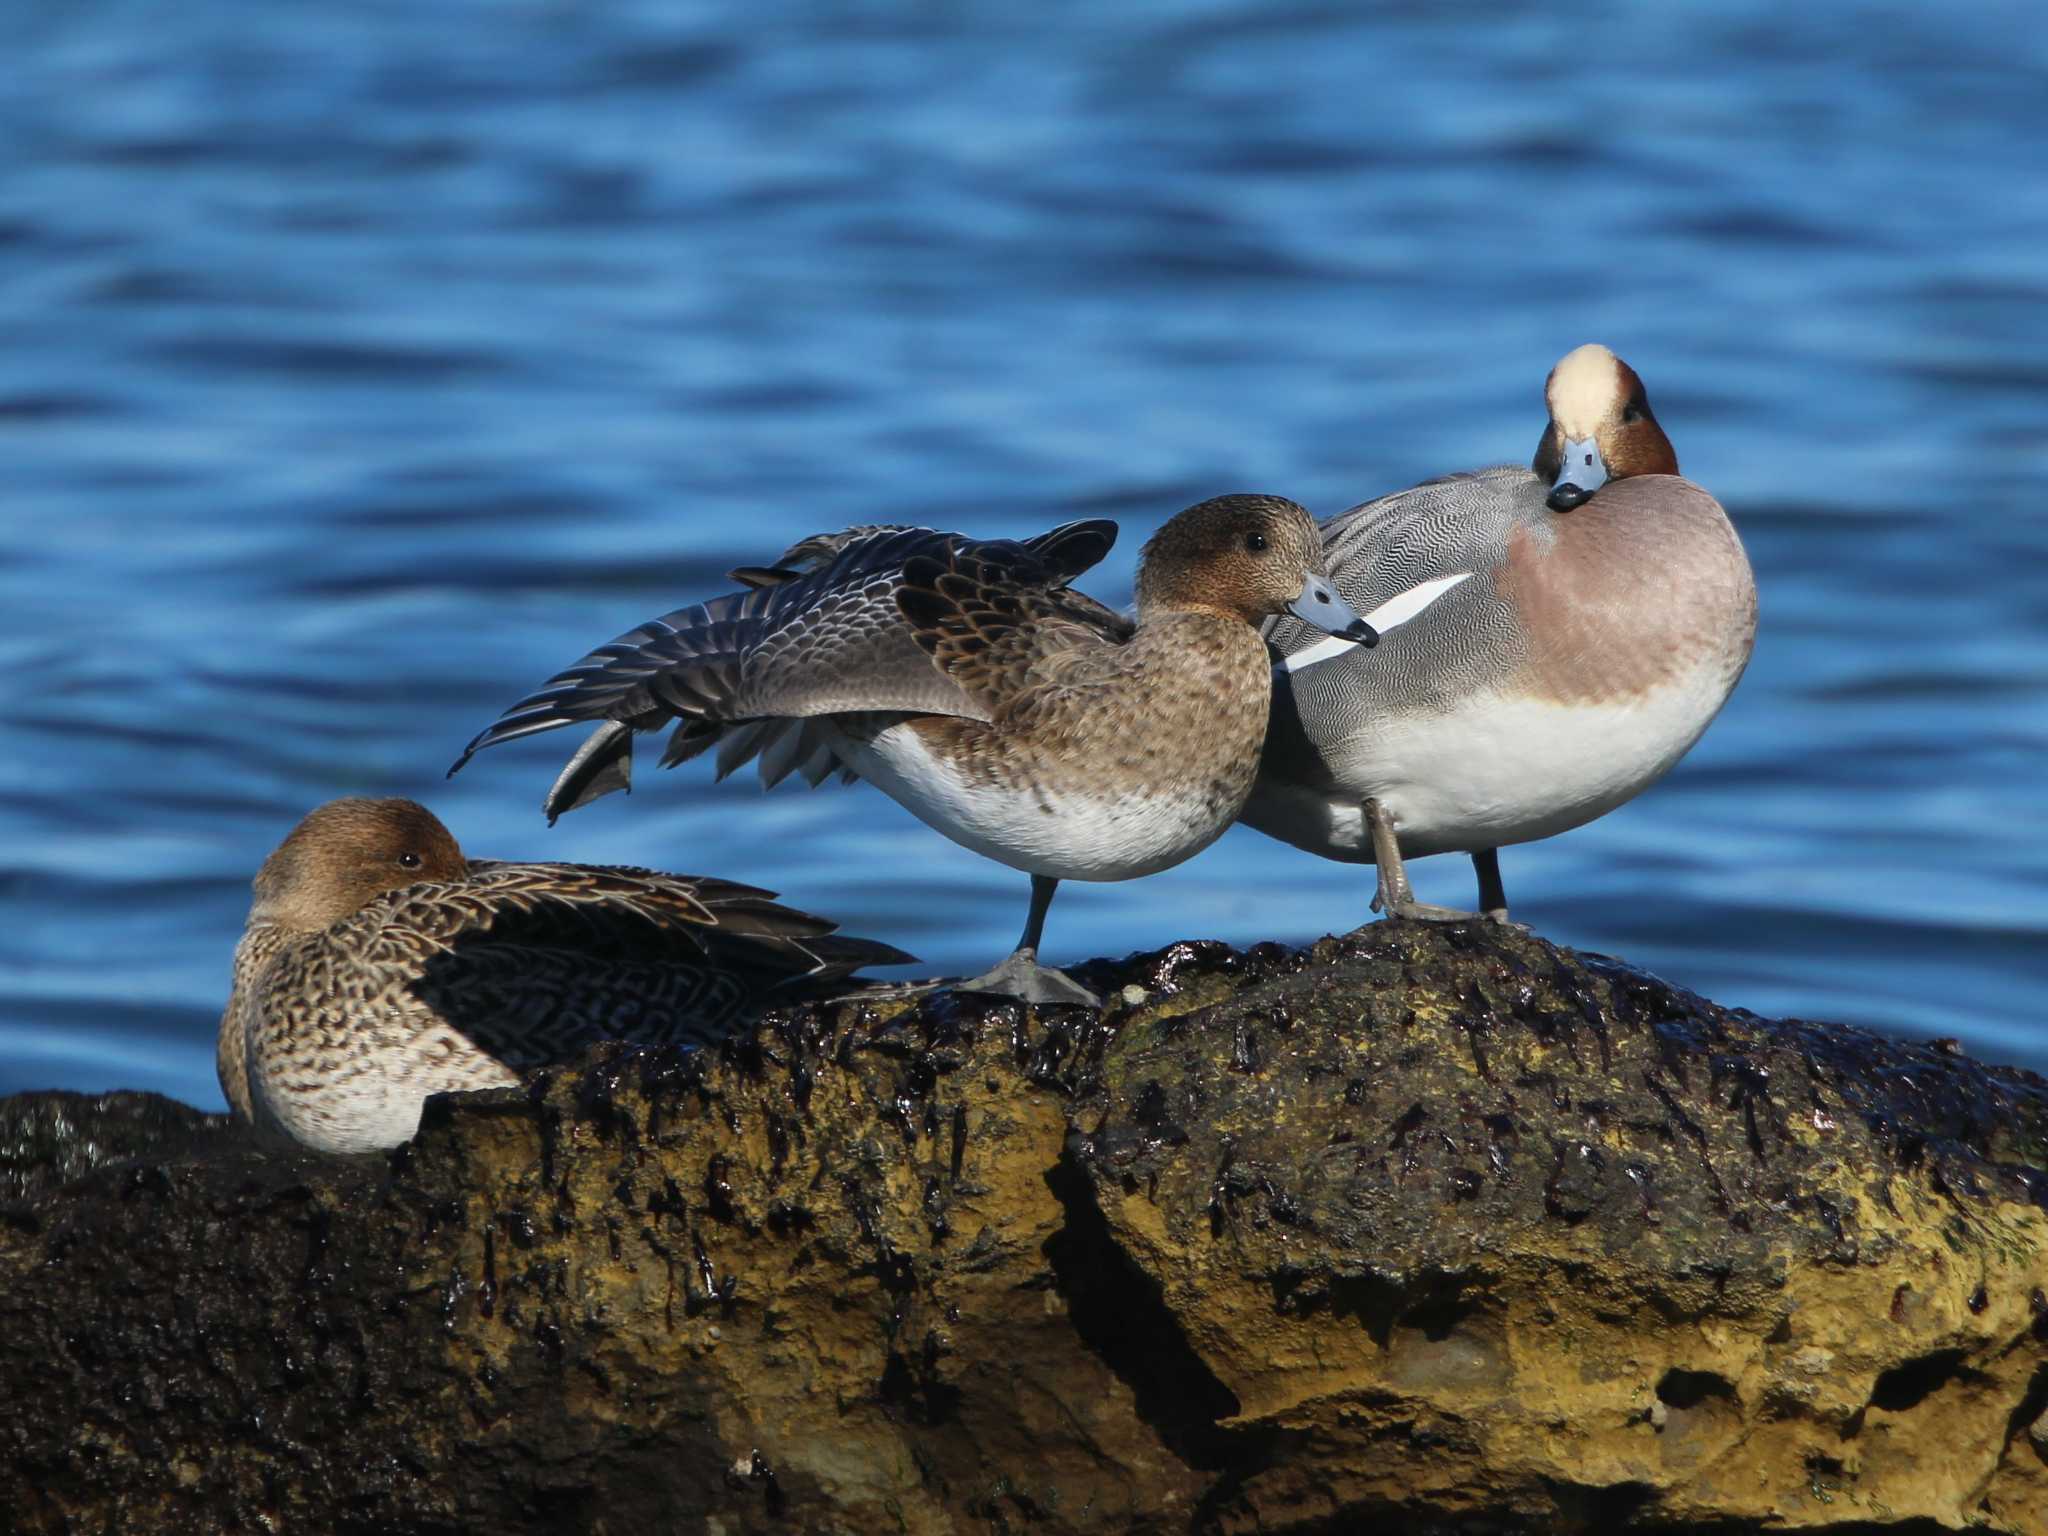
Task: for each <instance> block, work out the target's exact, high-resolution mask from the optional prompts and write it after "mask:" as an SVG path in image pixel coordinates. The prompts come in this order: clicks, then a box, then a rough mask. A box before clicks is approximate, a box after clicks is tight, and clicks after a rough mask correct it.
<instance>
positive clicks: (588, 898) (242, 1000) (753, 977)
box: [215, 800, 912, 1152]
mask: <svg viewBox="0 0 2048 1536" xmlns="http://www.w3.org/2000/svg"><path fill="white" fill-rule="evenodd" d="M255 892H256V899H255V902H254V904H253V905H252V906H251V907H250V909H249V925H248V928H247V930H246V931H245V932H244V933H243V935H242V941H241V943H240V944H239V945H238V946H237V947H236V949H235V973H234V974H235V979H234V991H233V993H232V995H231V996H230V997H229V999H228V1006H227V1011H226V1012H225V1013H224V1014H223V1015H222V1016H221V1023H220V1038H219V1042H218V1049H217V1055H216V1059H215V1065H216V1067H217V1069H218V1070H219V1073H220V1083H221V1089H222V1091H223V1092H224V1093H226V1095H227V1097H228V1102H229V1103H230V1104H232V1105H233V1106H234V1107H235V1110H236V1112H237V1113H238V1114H240V1115H241V1116H242V1117H243V1118H244V1119H246V1120H250V1121H252V1122H254V1124H255V1126H256V1128H257V1129H258V1130H259V1131H260V1132H263V1133H265V1134H266V1135H269V1136H271V1137H272V1138H274V1139H275V1138H288V1139H290V1140H292V1141H295V1142H298V1143H300V1144H302V1145H305V1146H308V1147H312V1148H315V1149H316V1150H319V1151H323V1152H367V1151H371V1150H373V1149H375V1148H378V1147H390V1146H396V1145H397V1144H398V1143H399V1142H401V1141H404V1140H405V1139H406V1138H408V1137H409V1136H411V1135H412V1134H413V1132H414V1131H415V1130H416V1129H417V1128H418V1126H419V1117H420V1105H421V1102H422V1101H423V1100H424V1099H425V1098H426V1096H427V1095H428V1094H430V1093H451V1092H461V1091H464V1090H468V1089H474V1088H501V1087H508V1086H510V1085H512V1084H515V1083H517V1082H518V1081H519V1076H518V1074H519V1072H520V1071H521V1070H524V1069H530V1068H533V1067H536V1066H541V1065H544V1064H547V1063H550V1062H557V1061H562V1060H565V1059H566V1058H568V1057H570V1056H573V1055H574V1054H576V1052H577V1051H579V1050H580V1049H581V1048H582V1047H584V1046H585V1045H588V1044H590V1043H591V1042H593V1041H597V1040H603V1039H615V1038H625V1039H632V1040H638V1041H642V1042H646V1043H649V1044H677V1043H701V1042H704V1041H708V1040H712V1039H716V1038H717V1037H718V1036H719V1035H721V1034H722V1033H724V1031H725V1029H726V1028H727V1027H728V1026H730V1025H731V1024H732V1023H734V1022H735V1021H736V1020H737V1019H739V1018H740V1017H741V1016H742V1015H744V1014H746V1013H748V1012H750V1011H752V1010H754V1009H756V1008H758V1007H760V1006H762V1005H763V1004H765V1003H766V1002H768V1001H769V1000H771V998H773V999H780V998H782V997H785V996H789V995H791V994H792V993H798V994H800V993H802V992H805V991H808V990H811V989H812V988H814V987H816V986H818V985H821V984H824V983H828V982H833V981H837V980H840V979H842V978H844V977H846V976H848V975H849V974H851V973H852V972H853V971H854V970H856V969H857V968H858V967H860V966H863V965H900V964H905V963H908V962H909V961H910V960H911V958H912V957H911V956H909V955H906V954H904V953H903V952H902V951H901V950H898V949H892V948H891V947H890V946H888V945H886V944H874V943H870V942H868V941H867V940H865V939H846V938H839V937H836V936H835V935H834V934H833V926H834V925H833V924H831V923H829V922H826V921H825V920H824V919H823V918H818V917H811V916H809V915H807V914H805V913H802V912H797V911H793V910H792V909H790V908H788V907H784V906H778V905H777V904H776V903H775V902H774V901H773V900H772V899H771V898H772V895H773V893H772V892H769V891H759V890H755V889H754V888H753V887H751V886H745V885H734V884H731V883H730V882H728V881H724V880H706V879H699V878H695V877H692V876H688V875H664V874H657V873H655V872H653V871H651V870H644V869H611V868H600V867H594V866H589V865H580V864H505V863H498V862H495V861H489V860H481V859H466V858H464V857H463V854H462V850H461V849H460V848H459V847H457V846H456V842H455V839H454V838H453V837H451V836H450V835H449V833H448V829H447V828H446V827H444V826H442V825H441V823H440V821H439V820H437V819H436V818H435V816H434V814H433V813H432V812H431V811H429V810H427V809H426V808H425V807H424V806H420V805H416V804H414V803H413V802H412V801H410V800H335V801H331V802H330V803H328V804H326V805H323V806H321V807H320V808H319V809H318V810H316V811H314V812H313V813H312V814H310V815H309V816H307V817H306V818H305V820H303V821H301V822H300V823H299V824H298V826H297V827H296V828H294V829H293V831H292V833H291V835H290V836H289V837H287V838H286V839H285V840H284V842H283V843H281V844H279V846H278V848H277V851H276V852H274V853H272V854H271V855H270V857H269V858H268V859H266V860H264V862H263V868H262V869H261V870H260V871H259V872H258V873H257V876H256V880H255Z"/></svg>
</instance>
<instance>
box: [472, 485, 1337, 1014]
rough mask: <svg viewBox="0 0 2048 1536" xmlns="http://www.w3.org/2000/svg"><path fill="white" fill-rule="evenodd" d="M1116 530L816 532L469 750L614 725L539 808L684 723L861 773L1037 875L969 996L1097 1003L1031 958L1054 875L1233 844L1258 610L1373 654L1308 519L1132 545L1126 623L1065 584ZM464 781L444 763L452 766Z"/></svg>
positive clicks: (1246, 519)
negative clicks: (1138, 555) (989, 534)
mask: <svg viewBox="0 0 2048 1536" xmlns="http://www.w3.org/2000/svg"><path fill="white" fill-rule="evenodd" d="M1115 538H1116V525H1115V524H1114V523H1110V522H1102V521H1095V522H1085V523H1071V524H1068V525H1066V526H1064V527H1061V528H1056V529H1054V530H1053V531H1051V532H1050V533H1045V534H1041V535H1039V536H1038V537H1036V538H1033V539H1027V540H1024V541H1022V542H1014V543H1013V542H1010V541H1007V540H995V541H986V540H975V539H970V538H967V537H966V536H964V535H962V534H957V533H940V532H935V531H933V530H931V529H928V528H864V529H852V530H848V531H847V532H846V533H843V534H833V535H824V536H821V537H819V538H816V539H808V540H805V541H804V542H803V543H802V544H799V545H797V546H796V547H795V548H794V549H792V550H790V551H789V552H788V553H787V554H786V555H785V556H784V557H783V561H782V563H781V564H780V565H778V566H775V567H769V568H767V569H753V570H745V571H736V572H734V576H735V578H736V579H738V580H740V581H743V582H745V583H747V584H748V585H749V587H750V588H751V590H749V591H745V592H736V593H733V594H730V595H728V596H725V597H720V598H715V599H713V600H712V601H711V602H708V603H703V604H699V605H698V606H696V607H693V608H684V609H679V610H678V611H676V612H674V613H671V614H668V615H667V616H666V617H664V618H661V619H658V620H655V621H653V622H651V623H648V624H643V625H642V626H640V627H639V628H638V629H635V630H633V631H631V632H629V633H628V634H625V635H622V636H620V637H619V638H618V639H617V640H615V641H613V642H612V643H611V644H609V645H606V646H602V647H600V648H599V649H597V650H595V651H593V652H592V653H591V654H590V655H588V656H586V657H585V658H584V659H583V660H581V661H579V662H578V663H576V665H574V666H573V667H570V668H569V669H568V670H567V671H565V672H563V673H561V674H560V675H558V676H557V677H555V678H554V679H553V680H551V681H550V682H549V683H548V685H547V686H546V687H545V688H543V689H542V690H541V691H540V692H538V693H536V694H534V695H532V696H531V697H530V698H527V699H523V700H521V701H520V702H519V703H518V704H515V705H513V706H512V708H511V709H509V710H507V711H506V713H505V714H504V716H503V717H502V718H501V719H500V720H499V721H498V722H497V723H496V724H495V725H493V726H491V727H490V728H489V729H488V730H486V731H484V732H483V733H482V734H480V735H479V736H478V737H477V738H476V739H475V740H474V741H472V742H471V743H470V744H469V747H468V749H467V750H466V751H465V752H464V753H463V755H462V758H461V760H459V761H458V762H457V763H456V765H455V767H456V768H460V767H461V766H462V763H463V762H467V761H468V759H469V757H470V755H471V754H472V753H474V752H476V751H478V750H480V749H481V748H483V747H487V746H492V745H495V744H497V743H498V742H502V741H509V740H512V739H514V738H516V737H520V736H525V735H528V734H530V733H532V732H535V731H545V730H551V729H553V728H554V727H556V726H560V725H566V724H569V723H571V722H572V721H591V720H600V721H606V722H608V723H607V724H605V725H603V726H600V728H599V729H598V731H597V732H596V733H595V734H594V735H593V736H592V738H591V739H590V740H589V741H588V742H587V743H586V744H585V746H584V748H583V749H582V750H581V751H580V752H578V753H577V755H576V757H575V758H574V759H573V760H572V761H571V763H570V765H569V767H568V768H567V769H566V770H565V771H564V773H563V774H562V776H561V778H560V779H558V780H557V781H556V784H555V788H554V790H553V791H552V792H551V793H550V795H549V797H548V802H547V809H548V812H549V814H550V815H551V816H552V815H554V814H556V813H558V812H560V811H563V810H567V809H571V808H573V807H575V806H577V805H580V804H582V803H583V802H585V801H586V800H588V799H590V798H592V797H594V796H595V795H598V794H602V793H604V792H606V791H607V790H611V789H617V788H621V787H624V786H625V784H626V781H627V776H628V773H629V771H630V762H631V758H630V754H631V740H632V735H633V733H634V732H636V731H643V730H649V729H653V728H655V727H658V726H661V725H663V724H665V723H666V722H667V721H669V720H671V719H676V720H680V722H681V723H680V725H678V727H677V728H676V731H675V734H674V735H673V736H672V737H671V738H670V740H669V744H668V750H667V753H666V754H665V757H664V762H665V763H676V762H681V761H683V760H684V759H686V758H690V757H693V756H695V755H696V754H698V753H699V752H702V751H704V750H705V749H706V748H708V747H710V746H711V745H712V744H713V743H717V744H718V745H719V753H718V767H719V771H720V773H721V774H724V773H726V772H730V771H731V770H732V769H733V768H734V767H736V766H738V765H739V764H740V763H742V762H745V761H746V760H747V759H748V758H750V757H754V756H758V757H759V758H760V763H761V775H762V778H763V780H764V781H766V782H768V783H771V784H772V783H774V782H776V781H778V780H780V779H781V778H783V777H784V776H786V775H787V774H789V773H790V772H792V771H801V772H802V774H803V776H804V777H805V778H807V779H808V780H809V781H810V782H811V783H813V784H816V783H818V782H819V781H820V780H821V779H823V778H824V777H826V776H827V775H829V774H830V773H832V772H833V771H834V770H835V769H837V770H841V771H843V772H845V773H847V774H849V775H852V776H857V777H859V778H864V779H867V780H868V781H870V782H871V783H873V784H874V785H876V786H877V787H878V788H880V789H881V790H883V791H884V792H885V793H887V794H889V795H890V796H892V797H893V798H895V799H896V800H897V801H899V802H901V803H902V804H903V805H904V806H905V807H907V808H908V809H909V810H910V811H912V812H913V813H914V814H915V815H917V816H918V817H919V818H920V819H922V820H923V821H924V822H925V823H926V824H927V825H929V826H931V827H933V828H935V829H937V830H938V831H940V832H943V833H945V834H946V835H947V836H948V837H950V838H952V839H953V840H954V841H955V842H957V843H960V844H961V845H962V846H964V847H967V848H971V849H973V850H974V851H975V852H977V853H980V854H983V855H985V856H987V857H989V858H992V859H996V860H998V861H1000V862H1001V863H1004V864H1008V865H1010V866H1011V867H1012V868H1014V869H1021V870H1024V871H1026V872H1028V873H1029V874H1030V876H1031V906H1030V912H1029V916H1028V918H1027V920H1026V922H1025V925H1024V933H1023V937H1022V938H1021V939H1020V940H1019V941H1018V945H1017V949H1016V952H1015V953H1013V954H1012V955H1011V956H1010V958H1009V959H1008V960H1006V961H1005V962H1003V964H1001V965H999V966H997V967H996V968H995V969H993V970H991V971H989V972H988V973H986V974H985V975H982V976H979V977H976V978H974V979H973V980H972V981H969V982H963V983H962V984H961V985H962V987H963V988H965V989H968V990H975V991H987V992H999V993H1003V994H1007V995H1011V996H1017V997H1021V998H1024V999H1026V1000H1028V1001H1033V1002H1040V1003H1049V1002H1066V1003H1081V1004H1090V1005H1092V1004H1093V1003H1094V1002H1095V1001H1096V1000H1095V998H1094V997H1093V995H1092V994H1090V993H1089V992H1088V991H1087V990H1086V989H1085V988H1083V987H1081V986H1080V985H1078V984H1077V983H1075V982H1074V981H1072V980H1071V979H1069V978H1068V977H1066V976H1064V975H1062V974H1061V973H1060V972H1058V971H1054V970H1050V969H1048V968H1046V967H1044V966H1041V965H1039V964H1038V961H1037V951H1038V945H1039V939H1040V936H1041V934H1042V932H1043V929H1044V924H1045V914H1046V909H1047V908H1048V907H1049V906H1050V904H1051V902H1052V897H1053V892H1054V890H1055V889H1056V888H1057V886H1058V884H1059V882H1060V881H1062V880H1130V879H1133V878H1135V877H1137V876H1140V875H1147V874H1151V873H1153V872H1154V871H1156V870H1161V869H1165V868H1167V867H1168V866H1169V865H1173V864H1178V863H1179V862H1180V861H1181V860H1183V859H1186V858H1189V857H1191V856H1193V855H1194V854H1197V853H1199V852H1201V851H1202V849H1204V848H1206V847H1208V846H1209V844H1211V843H1212V842H1214V841H1215V840H1216V839H1217V838H1218V837H1219V836H1221V835H1222V833H1223V831H1224V829H1225V828H1226V827H1228V826H1229V825H1230V823H1231V821H1232V820H1233V819H1235V817H1236V816H1237V813H1238V811H1239V809H1240V808H1241V807H1242V806H1243V804H1244V800H1245V796H1246V795H1247V794H1249V793H1250V791H1251V786H1252V778H1253V775H1254V774H1255V773H1256V772H1257V768H1258V761H1259V747H1260V743H1261V742H1262V741H1263V740H1264V738H1265V734H1266V720H1267V713H1268V707H1269V702H1270V698H1271V693H1272V662H1271V657H1270V653H1269V652H1268V650H1267V648H1266V645H1265V642H1264V641H1263V640H1261V639H1260V636H1259V629H1258V626H1259V624H1260V623H1261V622H1262V621H1263V620H1265V619H1267V618H1269V617H1271V616H1273V615H1276V614H1280V613H1283V612H1292V613H1293V614H1294V615H1295V616H1296V617H1298V618H1299V619H1300V620H1301V622H1302V623H1303V624H1305V625H1309V626H1313V627H1314V628H1316V629H1318V630H1322V631H1329V632H1333V633H1335V634H1338V635H1341V636H1343V637H1344V639H1345V640H1346V641H1347V642H1349V641H1365V642H1367V643H1370V642H1371V641H1372V640H1373V639H1374V638H1375V637H1374V633H1373V631H1372V629H1371V627H1370V626H1369V625H1368V624H1367V623H1366V622H1365V621H1364V620H1361V619H1360V618H1359V617H1358V616H1357V615H1356V614H1355V613H1354V612H1353V611H1352V610H1351V608H1350V607H1349V606H1347V605H1346V604H1345V603H1344V602H1343V601H1342V600H1341V599H1340V598H1338V597H1337V595H1336V593H1335V592H1334V590H1333V588H1332V586H1331V583H1330V581H1329V579H1328V577H1327V575H1326V574H1325V571H1324V566H1323V550H1322V542H1321V540H1320V539H1319V537H1318V536H1317V533H1316V525H1315V522H1314V520H1313V519H1312V518H1310V517H1309V515H1308V513H1307V512H1305V511H1303V510H1302V508H1300V507H1299V506H1297V505H1296V504H1295V503H1293V502H1291V501H1286V500H1283V499H1282V498H1280V497H1276V496H1250V495H1245V496H1219V497H1216V498H1214V499H1213V500H1210V501H1205V502H1203V503H1201V504H1200V505H1199V506H1195V507H1190V508H1189V509H1188V510H1187V511H1185V512H1182V513H1180V514H1178V515H1177V516H1175V517H1174V518H1172V519H1171V520H1170V521H1168V522H1167V523H1166V524H1165V526H1164V527H1162V528H1161V529H1160V530H1159V531H1158V533H1157V534H1155V535H1154V536H1153V538H1152V541H1151V542H1150V543H1149V544H1147V545H1146V546H1145V550H1144V555H1143V558H1142V560H1141V562H1140V565H1139V570H1138V611H1137V620H1136V623H1135V624H1133V623H1132V622H1131V621H1129V620H1127V619H1124V618H1122V617H1121V616H1119V615H1118V614H1115V613H1113V612H1111V611H1110V610H1109V609H1107V608H1105V607H1103V606H1102V605H1101V604H1100V603H1097V602H1095V601H1094V600H1093V599H1091V598H1088V597H1084V596H1083V595H1081V594H1080V593H1077V592H1073V591H1070V590H1069V589H1068V585H1067V584H1068V583H1069V582H1070V581H1072V580H1073V579H1074V578H1075V577H1076V576H1078V575H1080V574H1081V573H1082V572H1083V571H1085V570H1087V569H1088V568H1089V567H1091V566H1093V565H1094V564H1095V563H1096V562H1097V561H1098V560H1100V559H1101V558H1102V557H1103V555H1105V554H1106V553H1108V551H1109V548H1110V545H1111V544H1112V543H1113V542H1114V540H1115ZM453 771H454V770H453V769H451V770H450V772H453Z"/></svg>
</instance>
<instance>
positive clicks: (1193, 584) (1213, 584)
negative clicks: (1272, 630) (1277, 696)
mask: <svg viewBox="0 0 2048 1536" xmlns="http://www.w3.org/2000/svg"><path fill="white" fill-rule="evenodd" d="M1169 612H1179V613H1189V612H1209V613H1222V614H1227V615H1229V616H1230V617H1232V618H1238V619H1242V620H1243V621H1244V622H1245V623H1247V624H1250V625H1253V626H1257V625H1258V624H1260V623H1262V622H1264V621H1265V620H1266V619H1269V618H1272V617H1274V616H1275V615H1277V614H1282V613H1292V614H1294V615H1295V616H1296V617H1298V618H1301V619H1303V620H1306V621H1307V622H1308V623H1310V624H1313V625H1315V626H1316V627H1317V628H1318V629H1326V630H1328V631H1329V632H1330V633H1331V634H1333V635H1337V636H1339V637H1340V638H1342V639H1346V640H1352V641H1356V642H1357V643H1358V644H1361V645H1372V644H1374V643H1375V642H1376V641H1377V640H1378V639H1379V635H1378V634H1377V633H1376V632H1375V631H1374V630H1373V628H1372V626H1371V625H1369V624H1367V623H1366V622H1365V620H1363V619H1361V618H1360V617H1359V616H1358V615H1357V613H1355V612H1354V611H1353V610H1352V608H1351V605H1350V604H1349V603H1347V602H1345V601H1344V599H1343V598H1341V597H1339V596H1338V595H1337V585H1336V583H1335V582H1333V581H1331V580H1330V572H1329V567H1328V566H1327V565H1326V564H1325V563H1324V560H1323V535H1322V530H1321V529H1319V528H1317V527H1316V520H1315V519H1314V518H1312V517H1310V516H1309V515H1308V512H1307V510H1306V509H1305V508H1303V507H1301V506H1300V505H1298V504H1297V503H1295V502H1291V501H1289V500H1288V499H1287V498H1286V497H1284V496H1259V495H1239V496H1213V497H1211V498H1210V499H1209V500H1207V501H1204V502H1200V503H1198V504H1197V505H1195V506H1192V507H1189V508H1188V509H1187V510H1186V511H1185V512H1180V513H1176V514H1175V515H1174V516H1173V517H1171V518H1169V519H1168V520H1167V521H1166V523H1165V525H1164V526H1163V527H1161V528H1160V530H1159V531H1158V532H1157V533H1155V534H1153V535H1152V538H1151V541H1150V542H1149V543H1147V544H1146V545H1145V550H1144V553H1143V554H1142V555H1140V556H1139V559H1138V621H1139V622H1140V623H1141V624H1142V623H1144V622H1145V620H1146V619H1147V618H1148V617H1150V616H1151V615H1153V614H1158V613H1169Z"/></svg>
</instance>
